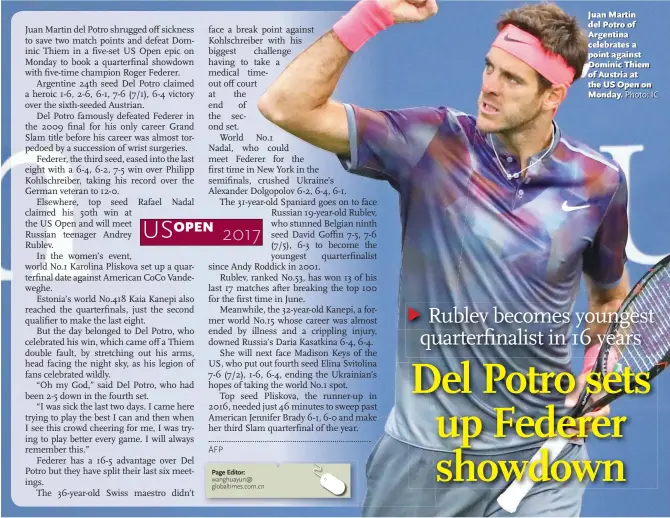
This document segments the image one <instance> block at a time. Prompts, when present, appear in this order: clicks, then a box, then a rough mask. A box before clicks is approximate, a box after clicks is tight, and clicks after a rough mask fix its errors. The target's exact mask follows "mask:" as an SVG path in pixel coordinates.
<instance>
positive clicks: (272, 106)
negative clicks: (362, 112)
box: [258, 0, 437, 156]
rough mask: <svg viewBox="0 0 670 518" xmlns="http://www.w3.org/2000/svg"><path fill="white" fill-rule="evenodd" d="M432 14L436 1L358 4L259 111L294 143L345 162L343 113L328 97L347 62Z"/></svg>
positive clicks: (283, 77) (289, 71)
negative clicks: (393, 29) (371, 42)
mask: <svg viewBox="0 0 670 518" xmlns="http://www.w3.org/2000/svg"><path fill="white" fill-rule="evenodd" d="M436 12H437V3H436V0H361V1H360V2H359V3H358V4H356V5H355V6H354V7H353V8H352V9H351V11H349V12H348V13H347V14H346V15H345V16H344V17H342V19H341V20H340V21H339V22H338V23H337V24H336V25H335V26H334V27H333V29H331V30H329V31H328V32H326V34H324V35H323V36H321V37H320V38H319V39H318V40H317V41H316V42H314V43H313V44H312V45H311V46H310V47H308V48H307V49H306V50H305V51H303V52H302V53H300V54H299V55H298V56H297V57H296V58H295V59H294V60H293V61H292V62H291V63H290V64H289V65H288V67H286V69H285V70H284V71H283V72H282V73H281V74H280V76H279V77H278V78H277V79H276V80H275V81H274V82H273V83H272V84H271V85H270V87H269V88H268V90H267V91H266V92H265V93H264V94H263V96H262V97H261V98H260V100H259V102H258V109H259V110H260V112H261V113H262V114H263V116H264V117H266V118H267V119H268V120H270V121H271V122H273V123H274V124H276V125H277V126H279V127H281V128H283V129H285V130H286V131H288V132H289V133H291V134H293V135H295V136H297V137H298V138H301V139H302V140H305V141H306V142H309V143H310V144H313V145H315V146H317V147H319V148H322V149H325V150H327V151H332V152H333V153H336V154H338V155H340V156H349V153H350V150H349V132H348V125H347V116H346V112H345V109H344V106H343V105H342V104H341V103H339V102H336V101H334V100H332V99H331V96H332V95H333V92H334V91H335V87H336V86H337V83H338V81H339V80H340V77H341V76H342V72H343V71H344V69H345V67H346V66H347V64H348V62H349V60H350V59H351V56H352V55H353V53H354V52H356V51H357V50H358V49H359V48H360V47H361V46H362V45H363V44H364V43H365V41H367V39H369V38H370V37H372V36H374V34H376V33H377V32H379V31H381V30H383V29H385V28H386V27H389V26H390V25H392V24H394V23H403V22H418V21H422V20H425V19H426V18H429V17H430V16H432V15H434V14H435V13H436Z"/></svg>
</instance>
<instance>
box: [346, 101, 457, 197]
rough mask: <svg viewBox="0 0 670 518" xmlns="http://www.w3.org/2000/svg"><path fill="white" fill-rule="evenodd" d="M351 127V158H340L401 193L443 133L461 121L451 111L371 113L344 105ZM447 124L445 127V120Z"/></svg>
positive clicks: (348, 167) (422, 109)
mask: <svg viewBox="0 0 670 518" xmlns="http://www.w3.org/2000/svg"><path fill="white" fill-rule="evenodd" d="M344 107H345V109H346V113H347V121H348V125H349V141H350V150H351V156H350V157H348V158H343V157H339V158H340V162H341V163H342V165H343V166H344V168H345V169H346V170H347V171H349V172H351V173H354V174H359V175H362V176H367V177H370V178H376V179H380V180H387V181H388V182H389V183H390V184H391V185H393V186H394V188H396V189H398V190H400V189H401V188H402V184H403V183H405V182H406V181H407V179H408V177H409V173H411V172H412V171H414V170H416V169H417V168H418V166H419V161H420V160H421V158H422V157H423V156H424V155H425V154H426V152H427V151H428V150H429V146H430V145H431V142H433V140H434V139H435V137H436V136H437V135H438V133H439V134H440V137H443V136H445V133H446V134H448V133H449V132H450V131H453V130H455V128H456V127H457V126H458V122H457V120H456V119H455V117H452V116H448V113H449V112H448V110H447V108H444V107H440V108H430V107H418V108H406V109H401V110H371V109H367V108H360V107H358V106H355V105H351V104H345V105H344ZM447 119H449V120H448V121H447V124H445V121H446V120H447Z"/></svg>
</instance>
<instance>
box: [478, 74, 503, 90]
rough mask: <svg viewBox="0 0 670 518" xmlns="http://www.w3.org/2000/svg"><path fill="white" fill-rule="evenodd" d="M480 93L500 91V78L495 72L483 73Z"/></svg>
mask: <svg viewBox="0 0 670 518" xmlns="http://www.w3.org/2000/svg"><path fill="white" fill-rule="evenodd" d="M482 93H484V94H486V95H498V94H499V93H500V78H499V77H498V76H497V74H484V77H483V79H482Z"/></svg>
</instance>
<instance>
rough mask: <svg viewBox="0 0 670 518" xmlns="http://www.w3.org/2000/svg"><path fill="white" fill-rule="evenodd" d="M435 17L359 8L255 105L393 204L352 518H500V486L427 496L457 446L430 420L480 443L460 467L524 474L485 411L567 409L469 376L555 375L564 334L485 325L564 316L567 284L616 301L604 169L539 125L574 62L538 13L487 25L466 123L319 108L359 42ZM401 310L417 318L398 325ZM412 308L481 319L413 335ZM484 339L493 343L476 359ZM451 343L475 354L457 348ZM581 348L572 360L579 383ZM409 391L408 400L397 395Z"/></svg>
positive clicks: (441, 490)
mask: <svg viewBox="0 0 670 518" xmlns="http://www.w3.org/2000/svg"><path fill="white" fill-rule="evenodd" d="M436 12H437V4H436V2H435V0H362V1H361V2H359V3H358V4H356V5H355V6H354V7H353V8H352V9H351V11H349V12H348V13H347V14H346V15H345V16H343V17H342V18H341V19H340V20H339V21H338V22H337V23H336V24H335V25H334V26H333V28H332V29H331V30H329V31H328V32H327V33H326V34H324V35H322V36H321V37H320V38H319V39H318V40H317V41H316V42H315V43H314V44H312V45H311V46H310V47H309V48H307V49H306V50H305V51H304V52H303V53H301V54H300V55H299V56H297V57H296V58H295V59H294V60H293V61H292V62H291V63H290V64H289V66H288V67H287V68H286V69H285V70H284V71H283V72H282V73H281V75H280V76H279V77H278V78H277V79H276V80H275V81H274V82H273V84H272V85H271V86H270V88H269V89H268V90H267V92H265V94H264V95H263V96H262V98H261V99H260V101H259V104H258V107H259V110H260V111H261V113H262V114H263V115H264V116H265V117H266V118H267V119H269V120H270V121H272V122H273V123H275V124H276V125H278V126H280V127H281V128H284V129H285V130H286V131H288V132H290V133H291V134H293V135H296V136H298V137H299V138H301V139H304V140H305V141H307V142H309V143H312V144H313V145H315V146H318V147H320V148H322V149H325V150H328V151H330V152H332V153H334V154H336V155H337V157H338V158H339V160H340V161H341V163H342V164H343V166H344V167H345V168H346V170H347V171H350V172H352V173H355V174H359V175H364V176H367V177H371V178H375V179H380V180H384V181H387V182H388V183H389V184H390V185H391V186H392V187H393V188H394V189H395V190H396V191H397V192H398V193H399V196H400V212H401V214H400V215H401V220H402V229H403V231H402V272H401V279H402V280H401V284H400V292H399V310H400V314H401V315H403V318H402V319H401V323H400V326H399V330H398V344H397V359H398V366H397V374H396V392H395V405H394V407H393V409H392V411H391V413H390V415H389V417H388V420H387V422H386V425H385V433H384V435H383V437H382V438H381V439H380V440H379V441H378V442H377V444H376V445H375V447H374V449H373V451H372V453H371V455H370V458H369V460H368V463H367V468H366V475H367V488H368V490H367V495H366V498H365V502H364V506H363V514H364V515H366V516H381V515H386V516H493V515H505V514H507V513H506V512H505V511H503V510H501V509H500V507H499V506H498V504H497V503H496V497H497V496H498V495H499V494H500V492H501V491H502V490H503V489H504V487H505V486H506V485H507V482H506V481H505V480H504V479H503V478H502V477H499V478H498V479H496V481H494V482H488V483H487V482H483V481H475V482H469V483H466V482H454V481H452V482H449V483H445V482H441V481H440V480H438V475H439V473H438V471H437V469H436V466H437V464H438V463H439V462H440V461H442V460H449V461H451V462H452V464H453V463H454V459H455V455H456V453H455V452H456V450H457V449H458V448H460V447H461V444H462V436H461V437H458V436H456V434H457V433H458V432H459V430H458V429H457V427H454V426H452V427H451V429H449V427H447V429H446V430H445V431H444V432H445V433H443V434H442V435H444V436H441V435H440V434H438V425H437V421H436V419H437V418H438V417H441V416H443V417H444V418H445V422H447V423H448V422H450V421H449V419H450V418H451V417H461V416H477V417H479V418H480V419H481V421H482V425H483V426H482V431H481V433H480V434H479V435H478V436H477V437H476V438H474V439H472V440H471V443H470V447H469V448H467V449H463V450H460V451H462V453H463V456H464V458H465V459H467V460H473V461H474V462H475V463H479V462H481V461H482V460H485V459H488V460H494V461H496V462H498V461H514V460H516V461H522V460H527V459H529V458H530V457H531V456H532V455H533V454H534V453H535V451H536V449H537V447H538V446H539V445H540V444H541V443H542V442H543V441H544V439H540V438H538V437H537V436H534V437H530V438H526V437H522V436H520V435H519V434H516V433H514V430H512V429H509V430H507V431H506V432H507V433H506V434H505V436H504V437H496V436H495V435H496V412H495V409H496V408H504V407H505V408H509V407H514V408H515V409H516V413H515V417H518V416H521V415H527V416H531V417H533V418H539V417H541V416H545V415H547V412H548V406H551V405H554V408H555V409H556V413H557V415H559V416H560V415H564V414H566V413H567V412H568V411H569V408H568V407H569V404H570V402H569V401H568V399H566V396H565V394H564V393H563V394H562V393H561V392H560V391H559V390H557V389H555V388H554V389H552V390H550V391H549V393H543V394H532V393H530V392H529V391H525V392H522V393H515V391H513V390H508V389H506V387H505V386H504V385H500V384H499V385H497V386H496V390H495V393H484V391H485V368H486V367H485V366H486V365H489V364H499V365H502V366H503V367H504V368H505V369H506V370H507V372H521V373H527V372H528V371H529V369H531V368H534V369H536V370H537V371H539V372H546V373H560V372H564V371H568V370H570V368H571V342H570V340H569V339H567V337H568V336H569V335H571V326H572V323H571V322H570V319H567V320H566V319H562V318H560V317H559V318H557V319H554V320H544V321H543V320H542V319H541V318H538V319H537V320H536V321H535V322H531V323H525V322H519V321H518V320H515V319H512V320H511V321H503V322H494V321H493V315H494V312H495V311H498V312H499V313H506V314H510V315H520V314H524V313H525V314H528V313H533V314H534V313H537V314H538V315H566V314H567V315H570V316H572V311H573V308H574V305H575V299H576V296H577V293H578V290H579V287H580V283H581V280H582V278H585V282H586V283H587V287H588V290H587V292H588V311H590V312H593V313H608V312H610V311H612V312H613V311H615V310H616V309H617V308H618V307H619V305H620V304H621V302H622V301H623V299H624V297H625V295H626V294H627V293H628V291H629V286H628V278H627V274H626V270H625V260H626V257H625V244H626V238H627V233H628V221H627V186H626V181H625V176H624V174H623V172H622V169H621V168H620V167H619V166H618V165H617V164H616V163H615V162H614V161H612V160H611V159H610V158H607V157H605V156H603V155H601V154H600V153H598V152H597V151H595V150H593V149H591V148H590V147H588V146H586V145H585V144H583V143H581V142H579V141H577V140H575V139H573V138H571V137H569V136H567V135H565V134H564V133H563V132H562V131H561V129H560V128H559V127H558V125H557V124H556V122H555V121H554V116H555V113H556V111H557V109H558V108H559V106H560V105H561V103H563V102H564V101H565V100H566V97H567V94H568V91H569V89H570V86H571V85H572V84H573V83H574V82H575V81H577V80H578V79H579V78H580V77H581V75H582V71H583V68H584V65H585V63H586V60H587V55H588V48H587V38H586V36H585V34H584V32H583V31H582V30H581V29H580V27H579V26H578V24H577V23H576V21H575V19H574V18H572V17H570V16H568V15H567V14H566V13H564V12H563V11H562V10H561V9H560V8H559V7H557V6H556V5H552V4H532V5H528V6H523V7H520V8H518V9H514V10H512V11H510V12H506V13H504V14H503V15H502V16H501V18H500V20H499V21H498V23H497V30H498V32H497V36H496V37H495V38H494V39H493V42H492V45H491V47H490V50H489V51H488V53H487V54H486V56H485V64H484V67H483V73H482V85H481V91H480V93H479V98H478V111H477V114H476V116H473V115H469V114H466V113H462V112H460V111H458V110H457V109H454V108H452V107H447V106H440V107H416V108H408V109H398V110H390V109H389V110H373V109H366V108H363V107H360V106H354V105H352V104H343V103H340V102H337V101H335V100H333V99H331V96H332V94H333V92H334V90H335V87H336V85H337V83H338V81H339V79H340V77H341V75H342V73H343V71H344V69H345V67H346V65H347V63H348V62H349V60H350V59H351V58H352V56H353V54H354V53H356V52H358V51H359V50H360V49H361V48H362V47H363V45H364V44H365V43H366V41H368V40H369V39H370V38H372V37H374V36H375V35H376V34H378V33H379V32H380V31H383V30H386V29H389V28H390V27H392V26H393V25H395V24H399V23H403V22H419V21H422V20H425V19H427V18H429V17H431V16H433V15H434V14H435V13H436ZM431 59H435V58H431ZM408 307H412V308H414V309H416V310H418V311H419V312H421V313H422V316H421V317H420V318H418V319H416V320H413V321H411V322H407V321H406V319H405V318H404V315H405V314H406V312H407V308H408ZM429 308H440V310H441V311H444V312H445V313H448V312H450V311H454V308H456V309H458V310H460V311H464V310H465V309H466V308H469V310H470V311H477V312H488V313H489V317H488V319H487V320H486V321H485V322H483V321H472V320H474V319H471V321H470V322H468V323H452V322H453V321H454V320H457V319H455V318H453V319H450V318H440V319H431V320H429V318H428V315H429ZM573 323H574V322H573ZM606 327H607V325H606V324H602V325H592V326H590V328H589V330H588V333H587V334H588V335H589V336H591V337H595V336H596V334H597V333H603V332H604V331H605V329H606ZM487 329H488V330H489V331H488V333H487ZM491 329H492V330H493V331H494V333H493V334H495V335H496V336H500V337H508V338H507V339H505V340H503V341H500V342H496V341H493V340H488V338H487V340H488V342H486V343H484V342H483V340H484V338H481V337H490V336H491ZM426 334H429V335H431V336H432V337H441V339H442V340H443V342H442V344H441V345H430V344H428V345H426V344H425V343H421V342H422V336H424V335H426ZM468 336H469V337H473V336H474V337H477V336H478V337H480V338H481V339H480V343H479V344H478V345H477V344H472V343H469V342H468V339H467V337H468ZM552 337H553V338H552ZM558 337H566V339H565V340H563V341H561V340H559V339H558ZM445 342H448V344H445ZM583 342H585V341H583ZM594 343H596V344H597V340H595V339H594ZM597 350H598V348H597V345H592V344H591V346H589V347H587V351H586V361H585V365H584V369H585V370H588V369H589V368H590V365H591V364H592V362H593V358H595V356H596V354H597ZM414 364H431V365H433V366H434V367H435V368H436V369H438V371H439V372H441V373H447V372H456V373H460V374H462V375H463V376H465V374H466V371H467V375H468V376H469V381H470V391H469V392H468V391H465V390H464V391H462V392H461V393H457V394H447V393H446V391H444V390H442V389H437V390H429V387H432V386H433V385H434V383H435V382H436V380H437V378H436V377H435V375H434V372H433V374H431V371H427V370H425V371H424V372H423V375H422V379H421V380H418V378H417V376H418V373H417V368H416V367H415V366H414ZM417 381H420V383H421V387H422V389H424V390H425V393H423V394H421V393H414V392H415V388H416V383H417ZM438 381H439V380H438ZM582 382H583V380H582ZM452 386H453V384H452ZM574 392H575V393H577V392H578V388H576V389H575V391H574ZM572 404H574V403H572ZM608 412H609V408H604V409H602V410H601V411H599V412H598V414H594V415H607V414H608ZM562 458H563V459H565V460H577V461H581V460H585V459H587V458H588V457H587V453H586V448H585V445H584V440H583V439H580V440H575V441H574V444H570V446H569V447H568V448H565V449H564V450H563V454H562ZM468 473H469V471H467V470H466V471H465V472H464V473H463V476H464V477H467V476H468ZM584 489H585V484H584V483H580V482H579V481H578V480H577V479H576V478H574V477H573V478H571V479H570V480H569V481H568V482H564V483H559V482H556V481H548V482H541V483H538V484H536V485H535V486H534V488H533V489H532V491H531V493H529V495H528V496H527V497H526V498H525V499H524V501H523V502H522V504H521V505H520V507H519V509H518V511H517V512H516V514H517V515H519V516H577V515H579V514H580V510H581V502H582V497H583V492H584Z"/></svg>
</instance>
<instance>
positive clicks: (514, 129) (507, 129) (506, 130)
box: [492, 103, 542, 136]
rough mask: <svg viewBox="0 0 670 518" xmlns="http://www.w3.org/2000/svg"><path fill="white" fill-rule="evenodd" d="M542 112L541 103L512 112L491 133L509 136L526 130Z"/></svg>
mask: <svg viewBox="0 0 670 518" xmlns="http://www.w3.org/2000/svg"><path fill="white" fill-rule="evenodd" d="M541 112H542V105H541V104H540V103H537V104H536V105H534V106H532V107H529V108H528V109H527V110H525V111H524V112H523V113H517V114H514V115H513V116H511V117H505V119H504V120H503V121H502V122H501V124H500V126H499V127H498V128H496V129H494V130H493V131H492V133H499V134H501V135H504V136H511V135H514V134H516V133H519V132H521V131H526V130H528V129H529V128H532V127H533V126H534V125H535V121H536V120H537V119H538V117H539V116H540V114H541Z"/></svg>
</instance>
